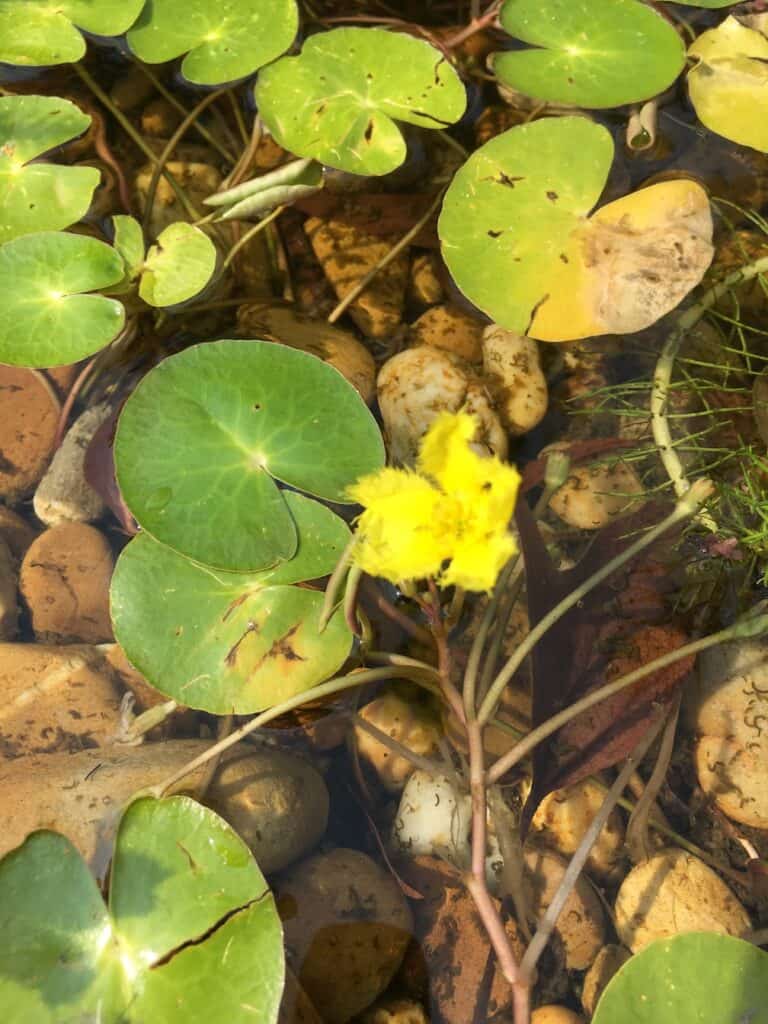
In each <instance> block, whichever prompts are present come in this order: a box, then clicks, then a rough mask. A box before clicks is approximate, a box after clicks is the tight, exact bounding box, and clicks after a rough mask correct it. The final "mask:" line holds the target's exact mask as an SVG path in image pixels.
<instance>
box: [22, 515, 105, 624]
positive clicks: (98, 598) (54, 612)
mask: <svg viewBox="0 0 768 1024" xmlns="http://www.w3.org/2000/svg"><path fill="white" fill-rule="evenodd" d="M113 568H114V558H113V556H112V551H111V549H110V547H109V544H108V543H107V540H106V538H105V537H104V536H103V534H101V533H99V531H98V530H96V529H95V528H94V527H92V526H88V525H86V524H85V523H60V524H59V525H58V526H52V527H51V528H50V529H48V530H46V531H45V532H44V533H41V534H40V536H39V537H38V538H37V540H36V541H35V542H34V543H33V544H32V545H31V546H30V548H29V550H28V551H27V553H26V555H25V557H24V561H23V562H22V563H21V574H20V586H21V593H22V597H23V598H24V601H25V603H26V605H27V607H28V608H29V612H30V616H31V620H32V628H33V630H34V632H35V637H36V638H37V639H38V640H39V641H41V642H42V643H57V642H59V643H67V642H78V641H80V642H83V643H102V642H106V641H109V640H112V639H113V637H112V623H111V621H110V616H109V583H110V580H111V578H112V570H113Z"/></svg>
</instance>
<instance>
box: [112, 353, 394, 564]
mask: <svg viewBox="0 0 768 1024" xmlns="http://www.w3.org/2000/svg"><path fill="white" fill-rule="evenodd" d="M190 442H191V443H190ZM115 462H116V466H117V478H118V481H119V484H120V489H121V491H122V493H123V497H124V498H125V502H126V504H127V505H128V507H129V508H130V510H131V512H132V513H133V515H134V516H135V517H136V519H137V520H138V522H139V523H140V524H141V526H142V527H143V528H144V529H145V530H147V531H148V532H149V533H151V534H152V535H153V536H154V537H156V538H157V539H158V540H159V541H161V542H162V543H164V544H167V545H169V546H170V547H172V548H174V549H175V550H177V551H180V552H182V553H183V554H185V555H187V556H188V557H190V558H193V559H195V561H198V562H202V563H204V564H206V565H209V566H218V567H219V568H222V569H228V570H232V571H235V572H245V571H253V570H257V569H264V568H267V567H270V566H273V565H275V564H276V563H277V562H279V561H282V560H284V559H287V558H291V557H292V556H293V555H294V554H295V552H296V547H297V543H298V539H297V534H296V527H295V525H294V521H293V517H292V516H291V513H290V510H289V507H288V505H287V504H286V500H285V497H284V494H283V493H282V492H281V491H280V489H279V488H278V486H277V484H276V483H275V481H276V480H280V481H282V482H284V483H287V484H289V485H291V486H292V487H296V488H300V489H301V490H304V491H307V492H309V493H311V494H314V495H316V496H318V497H321V498H325V499H327V500H329V501H337V502H338V501H340V502H345V501H348V499H347V497H346V488H347V487H348V486H349V484H351V483H352V482H353V481H354V480H356V479H357V477H358V476H362V475H363V474H365V473H368V472H371V471H372V470H374V469H378V468H379V466H381V465H382V463H383V445H382V441H381V435H380V433H379V429H378V427H377V426H376V422H375V420H374V419H373V417H372V416H371V413H370V412H369V410H368V408H367V407H366V405H365V404H364V402H363V400H362V399H361V398H360V396H359V395H358V393H357V392H356V391H355V389H354V388H353V387H352V385H351V384H348V383H347V381H346V380H345V379H344V378H343V377H342V376H341V374H340V373H338V372H337V371H336V370H334V369H333V368H332V367H330V366H328V365H326V364H325V363H323V362H322V361H321V360H320V359H317V358H316V357H315V356H310V355H307V354H306V353H305V352H298V351H295V350H294V349H290V348H287V347H285V346H283V345H279V344H273V343H271V342H266V341H231V340H225V341H216V342H210V343H208V344H203V345H195V346H192V347H191V348H188V349H186V350H185V351H183V352H180V353H179V354H178V355H174V356H170V357H169V358H168V359H165V360H164V361H163V362H162V363H160V364H159V366H156V367H155V368H154V369H153V370H152V371H150V373H148V374H147V376H146V377H145V378H144V379H143V380H142V381H141V383H140V384H139V386H138V387H137V388H136V390H135V391H134V392H133V394H132V395H131V397H130V398H129V399H128V401H127V402H126V404H125V406H124V408H123V411H122V413H121V416H120V421H119V424H118V430H117V437H116V439H115Z"/></svg>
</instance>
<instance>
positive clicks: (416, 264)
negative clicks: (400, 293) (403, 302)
mask: <svg viewBox="0 0 768 1024" xmlns="http://www.w3.org/2000/svg"><path fill="white" fill-rule="evenodd" d="M439 268H440V257H439V256H438V255H437V253H434V252H420V253H417V254H416V255H415V256H414V257H413V262H412V263H411V278H410V281H409V282H408V298H409V300H410V301H411V302H413V303H414V304H415V305H417V306H434V305H435V304H436V303H438V302H442V301H443V298H444V297H445V293H444V291H443V286H442V284H441V283H440V270H439Z"/></svg>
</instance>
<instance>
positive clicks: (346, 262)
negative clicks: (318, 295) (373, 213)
mask: <svg viewBox="0 0 768 1024" xmlns="http://www.w3.org/2000/svg"><path fill="white" fill-rule="evenodd" d="M304 230H305V231H306V233H307V237H308V238H309V240H310V242H311V244H312V249H313V250H314V253H315V256H316V257H317V260H318V262H319V263H320V265H321V267H322V268H323V271H324V272H325V275H326V277H327V278H328V280H329V281H330V283H331V285H332V286H333V289H334V291H335V292H336V295H337V296H338V297H339V299H343V298H344V297H345V296H346V295H347V294H348V293H349V292H350V291H351V290H352V289H353V288H354V287H355V286H356V285H357V284H358V283H359V282H360V281H361V280H362V279H363V278H364V277H365V275H366V274H367V273H368V272H369V271H370V270H372V269H373V268H374V267H375V266H377V264H378V263H379V262H380V261H381V260H382V259H384V257H385V256H387V255H388V253H389V252H390V251H391V249H392V246H393V245H395V244H396V243H397V241H398V239H397V238H390V237H382V236H380V235H378V236H377V235H371V234H368V233H367V232H365V231H360V230H359V229H358V228H356V227H354V226H352V225H349V224H345V223H343V222H342V221H334V220H321V219H320V218H319V217H310V218H309V219H308V220H307V221H306V222H305V224H304ZM408 269H409V259H408V252H407V251H405V250H404V251H403V252H401V253H398V255H397V256H396V257H395V258H394V259H393V260H392V261H391V263H389V264H387V266H386V267H384V268H383V269H382V270H380V271H379V272H378V273H377V274H376V276H375V277H374V278H373V280H372V281H371V283H370V285H369V286H368V287H367V288H366V289H365V291H364V292H363V293H362V294H361V295H359V296H358V297H357V298H356V299H355V301H354V302H353V303H352V304H351V305H350V306H349V309H348V310H347V312H348V313H349V315H350V317H351V318H352V320H353V321H354V322H355V324H356V325H357V326H358V327H359V328H360V330H361V331H362V332H363V334H364V335H366V336H367V337H369V338H388V337H390V336H391V335H392V334H393V333H394V332H395V330H396V329H397V327H398V326H399V325H400V322H401V320H402V318H403V307H404V305H405V291H406V287H407V284H408Z"/></svg>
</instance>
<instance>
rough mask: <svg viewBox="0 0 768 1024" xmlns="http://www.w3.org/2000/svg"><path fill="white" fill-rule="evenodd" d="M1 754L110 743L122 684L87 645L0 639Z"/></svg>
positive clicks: (71, 750)
mask: <svg viewBox="0 0 768 1024" xmlns="http://www.w3.org/2000/svg"><path fill="white" fill-rule="evenodd" d="M0 691H1V692H2V694H3V703H2V707H0V756H2V757H6V758H11V757H21V756H22V755H28V754H50V753H53V752H54V751H66V752H68V753H74V752H75V751H77V750H84V749H86V748H89V747H99V746H103V745H104V744H107V743H109V741H110V740H111V739H112V737H113V736H114V734H115V733H116V732H117V730H118V728H119V725H120V699H121V696H122V693H121V689H120V687H119V686H118V684H117V683H116V681H115V679H114V678H113V676H112V673H111V672H110V671H109V668H108V667H107V666H106V665H105V664H104V661H103V659H102V658H101V656H100V654H99V652H98V651H97V650H95V649H94V648H92V647H86V646H81V645H75V644H70V645H67V646H66V647H48V646H45V645H43V644H0Z"/></svg>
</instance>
